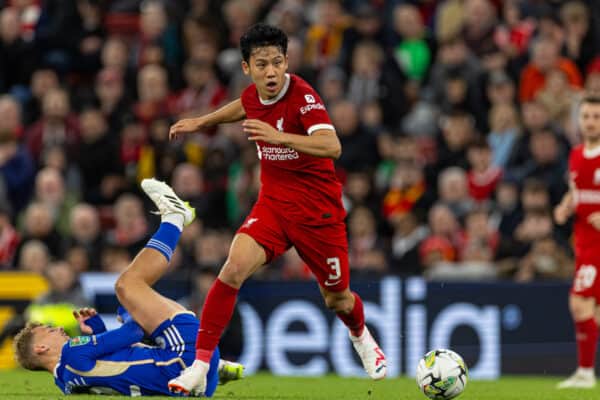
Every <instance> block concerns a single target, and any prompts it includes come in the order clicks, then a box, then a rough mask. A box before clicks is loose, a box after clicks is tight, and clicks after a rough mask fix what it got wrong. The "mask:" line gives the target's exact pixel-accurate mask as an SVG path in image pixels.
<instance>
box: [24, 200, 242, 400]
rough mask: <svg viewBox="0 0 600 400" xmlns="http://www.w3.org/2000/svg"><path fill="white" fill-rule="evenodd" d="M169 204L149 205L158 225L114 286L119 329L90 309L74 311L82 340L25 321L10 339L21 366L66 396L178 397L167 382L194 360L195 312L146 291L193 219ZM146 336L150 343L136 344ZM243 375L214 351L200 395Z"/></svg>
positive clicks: (59, 330)
mask: <svg viewBox="0 0 600 400" xmlns="http://www.w3.org/2000/svg"><path fill="white" fill-rule="evenodd" d="M145 190H146V188H145ZM146 192H147V193H148V190H146ZM148 194H150V193H148ZM173 196H174V193H173ZM154 197H156V196H154ZM169 197H171V196H169ZM151 198H152V196H151ZM173 199H175V197H173V198H172V199H166V198H163V197H162V196H161V198H160V200H159V199H157V200H159V201H155V203H157V207H158V208H159V212H160V213H161V214H162V216H163V219H162V223H161V226H160V228H159V229H158V231H157V232H156V233H155V235H154V236H153V238H152V239H151V240H150V241H149V242H148V245H147V246H146V247H145V248H144V249H142V250H141V251H140V253H139V254H138V255H137V257H136V258H135V259H134V260H133V262H132V263H131V265H130V266H129V267H128V268H127V270H125V271H124V272H123V273H122V274H121V276H120V277H119V279H118V280H117V283H116V284H115V289H116V293H117V297H118V299H119V301H120V303H121V304H122V305H123V307H120V310H119V319H120V320H121V321H122V322H123V324H122V326H121V327H119V328H118V329H114V330H110V331H107V330H106V327H105V325H104V322H103V321H102V319H101V318H100V316H99V315H98V314H97V313H96V311H95V310H94V309H91V308H85V309H81V310H78V311H74V312H73V316H74V317H75V318H76V319H77V321H78V322H79V326H80V329H81V331H82V333H83V336H76V337H69V336H68V335H67V334H66V333H65V332H64V330H63V329H62V328H61V327H52V326H45V325H42V324H38V323H29V324H28V325H27V326H26V327H25V328H23V329H22V330H21V332H19V333H18V334H17V335H16V337H15V341H14V344H15V355H16V358H17V361H18V362H19V364H20V365H21V366H22V367H24V368H26V369H30V370H45V371H48V372H51V373H53V375H54V382H55V383H56V385H57V386H58V387H59V388H60V389H61V391H62V392H63V393H65V394H72V393H73V394H74V393H77V394H80V393H90V394H121V395H127V396H140V395H141V396H148V395H169V396H180V395H179V394H174V393H171V392H170V391H169V388H168V385H167V384H168V382H169V380H170V379H173V378H175V377H177V376H179V374H180V373H181V372H182V371H183V370H184V369H186V368H187V367H189V366H190V365H191V364H192V363H193V362H194V359H195V352H196V348H195V342H196V334H197V333H198V329H199V325H200V322H199V320H198V318H196V316H195V315H194V313H192V312H190V311H187V310H186V309H185V308H184V307H183V306H181V305H180V304H178V303H176V302H175V301H173V300H170V299H168V298H166V297H164V296H162V295H160V294H159V293H158V292H156V291H155V290H154V289H153V288H152V285H153V284H154V283H156V281H158V279H160V277H161V276H162V275H163V274H164V272H165V271H166V270H167V268H168V264H169V261H170V255H171V254H172V250H174V247H175V246H176V244H177V240H178V238H179V234H180V233H181V230H182V229H183V226H184V224H185V225H188V224H189V223H190V222H191V221H192V220H193V219H194V217H195V213H194V212H193V209H191V208H189V206H187V205H186V207H188V208H187V209H186V210H185V211H186V212H181V210H180V209H181V208H182V207H181V206H180V204H179V203H177V205H176V206H173V204H172V203H168V202H172V201H174V200H173ZM153 200H155V199H154V198H153ZM176 200H178V201H179V202H181V200H180V199H179V198H176ZM164 201H167V203H164ZM181 203H183V202H181ZM165 242H166V243H167V244H165ZM167 249H168V250H169V251H166V250H167ZM145 337H146V338H149V339H150V340H151V342H152V343H153V344H154V345H152V346H149V345H145V344H142V343H140V342H141V341H142V339H144V338H145ZM242 375H243V367H242V365H241V364H238V363H233V362H229V361H224V360H220V355H219V352H218V351H216V352H215V355H213V357H212V359H211V362H210V372H209V374H208V386H207V390H206V392H205V396H207V397H210V396H212V394H213V393H214V391H215V389H216V387H217V384H218V383H219V382H220V383H225V382H228V381H231V380H237V379H240V378H241V377H242Z"/></svg>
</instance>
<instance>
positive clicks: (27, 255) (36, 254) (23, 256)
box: [17, 239, 51, 275]
mask: <svg viewBox="0 0 600 400" xmlns="http://www.w3.org/2000/svg"><path fill="white" fill-rule="evenodd" d="M50 259H51V257H50V252H49V251H48V246H46V245H45V244H44V242H42V241H40V240H37V239H33V240H29V241H28V242H27V243H26V244H25V245H23V247H22V248H21V252H20V254H19V259H18V261H17V268H18V269H19V270H20V271H25V272H31V273H34V274H37V275H44V273H45V272H46V269H47V268H48V265H49V264H50Z"/></svg>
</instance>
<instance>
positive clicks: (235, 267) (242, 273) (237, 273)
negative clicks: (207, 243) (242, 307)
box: [219, 259, 249, 288]
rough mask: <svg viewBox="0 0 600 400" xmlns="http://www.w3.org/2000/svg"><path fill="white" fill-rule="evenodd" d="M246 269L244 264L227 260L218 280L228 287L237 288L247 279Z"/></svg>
mask: <svg viewBox="0 0 600 400" xmlns="http://www.w3.org/2000/svg"><path fill="white" fill-rule="evenodd" d="M248 269H249V268H248V267H247V266H246V265H244V263H242V262H239V261H237V260H235V259H228V260H227V261H226V262H225V265H224V266H223V268H222V269H221V272H220V273H219V279H220V280H221V281H222V282H224V283H226V284H228V285H229V286H233V287H236V288H239V287H241V286H242V284H243V283H244V281H245V280H246V278H247V277H248Z"/></svg>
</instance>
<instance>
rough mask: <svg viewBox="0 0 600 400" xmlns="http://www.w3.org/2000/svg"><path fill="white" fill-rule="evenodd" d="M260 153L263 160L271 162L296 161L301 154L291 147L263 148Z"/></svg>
mask: <svg viewBox="0 0 600 400" xmlns="http://www.w3.org/2000/svg"><path fill="white" fill-rule="evenodd" d="M260 152H261V158H262V159H263V160H269V161H285V160H296V159H298V158H300V154H298V152H297V151H296V150H294V149H290V148H289V147H270V146H262V147H261V148H260Z"/></svg>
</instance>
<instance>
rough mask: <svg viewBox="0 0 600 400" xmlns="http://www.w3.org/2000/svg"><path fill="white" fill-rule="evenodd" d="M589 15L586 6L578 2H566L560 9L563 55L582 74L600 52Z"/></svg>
mask: <svg viewBox="0 0 600 400" xmlns="http://www.w3.org/2000/svg"><path fill="white" fill-rule="evenodd" d="M591 15H592V14H591V13H590V10H589V8H588V6H587V5H586V4H585V3H584V2H583V1H579V0H570V1H566V2H564V3H563V4H562V6H561V8H560V20H561V22H562V25H563V27H564V32H565V35H564V48H565V50H566V52H565V53H566V56H567V57H568V58H569V59H571V60H573V61H574V62H575V64H576V65H577V67H578V68H579V72H581V73H582V74H583V73H584V72H585V69H586V68H587V66H588V65H589V63H590V62H591V61H592V59H593V58H594V56H595V55H596V54H597V53H598V50H600V47H599V45H600V43H599V42H598V30H597V28H596V27H595V26H594V24H592V21H591Z"/></svg>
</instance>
